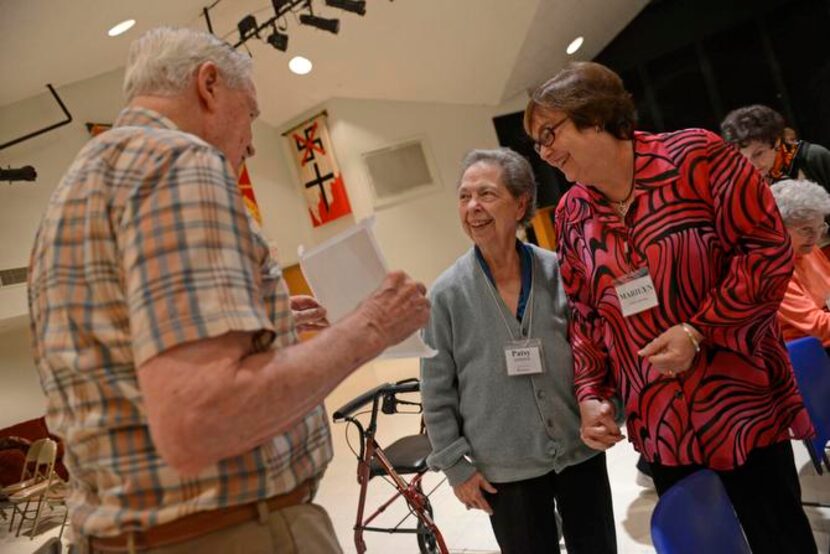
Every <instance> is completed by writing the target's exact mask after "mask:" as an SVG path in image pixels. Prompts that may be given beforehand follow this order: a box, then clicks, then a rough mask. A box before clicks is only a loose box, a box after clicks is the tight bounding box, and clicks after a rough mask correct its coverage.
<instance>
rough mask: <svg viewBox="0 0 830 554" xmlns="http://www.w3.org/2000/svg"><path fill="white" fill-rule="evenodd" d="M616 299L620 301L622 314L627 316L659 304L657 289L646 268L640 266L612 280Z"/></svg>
mask: <svg viewBox="0 0 830 554" xmlns="http://www.w3.org/2000/svg"><path fill="white" fill-rule="evenodd" d="M614 289H615V290H616V291H617V299H618V300H619V301H620V307H621V308H622V314H623V316H624V317H628V316H631V315H634V314H638V313H640V312H644V311H646V310H650V309H651V308H653V307H655V306H658V305H660V301H659V300H657V290H656V289H655V288H654V282H652V280H651V275H649V274H648V269H646V268H642V269H638V270H637V271H632V272H631V273H629V274H627V275H623V276H622V277H620V278H619V279H617V280H616V281H614Z"/></svg>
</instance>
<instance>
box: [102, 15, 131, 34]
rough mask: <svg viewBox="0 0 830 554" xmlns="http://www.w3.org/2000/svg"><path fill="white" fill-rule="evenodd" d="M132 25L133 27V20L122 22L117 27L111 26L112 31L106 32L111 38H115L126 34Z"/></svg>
mask: <svg viewBox="0 0 830 554" xmlns="http://www.w3.org/2000/svg"><path fill="white" fill-rule="evenodd" d="M133 25H135V19H127V20H124V21H122V22H121V23H119V24H118V25H115V26H113V28H112V29H110V30H109V31H107V34H108V35H109V36H111V37H117V36H118V35H120V34H123V33H126V32H127V31H129V30H130V29H132V28H133Z"/></svg>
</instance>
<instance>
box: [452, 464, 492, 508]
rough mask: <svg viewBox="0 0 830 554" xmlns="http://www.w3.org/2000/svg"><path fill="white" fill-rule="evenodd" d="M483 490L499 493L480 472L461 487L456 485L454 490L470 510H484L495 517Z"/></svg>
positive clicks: (474, 474)
mask: <svg viewBox="0 0 830 554" xmlns="http://www.w3.org/2000/svg"><path fill="white" fill-rule="evenodd" d="M482 490H485V491H487V492H489V493H492V494H496V493H497V492H498V491H497V490H496V488H495V487H494V486H493V485H491V484H490V483H488V482H487V479H485V478H484V476H483V475H482V474H481V473H479V472H478V471H476V472H475V473H473V475H472V477H470V478H469V479H467V480H466V481H464V482H463V483H461V484H460V485H456V486H454V487H453V488H452V491H453V492H454V493H455V496H457V497H458V499H459V500H460V501H461V502H462V503H463V504H464V505H465V506H467V509H468V510H469V509H476V510H484V511H485V512H487V513H488V514H489V515H493V509H492V508H491V507H490V504H489V503H488V502H487V500H485V499H484V495H483V494H482V493H481V491H482Z"/></svg>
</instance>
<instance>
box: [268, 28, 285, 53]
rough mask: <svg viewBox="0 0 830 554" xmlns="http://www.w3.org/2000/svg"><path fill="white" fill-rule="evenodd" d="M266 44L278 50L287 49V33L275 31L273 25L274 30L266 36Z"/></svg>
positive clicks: (283, 50)
mask: <svg viewBox="0 0 830 554" xmlns="http://www.w3.org/2000/svg"><path fill="white" fill-rule="evenodd" d="M268 44H270V45H271V46H273V47H274V48H276V49H277V50H279V51H280V52H285V51H286V50H288V35H286V34H285V33H280V32H279V31H277V29H276V27H274V32H273V33H271V36H269V37H268Z"/></svg>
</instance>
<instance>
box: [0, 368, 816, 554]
mask: <svg viewBox="0 0 830 554" xmlns="http://www.w3.org/2000/svg"><path fill="white" fill-rule="evenodd" d="M410 375H412V367H411V365H409V364H408V363H407V362H394V363H393V362H383V363H375V364H370V365H369V366H367V367H366V368H363V369H362V370H361V371H360V372H358V373H357V374H355V375H353V376H352V377H350V378H349V381H348V383H346V384H345V385H344V386H341V387H339V388H338V389H337V390H335V391H334V393H332V395H331V396H330V397H329V401H328V402H327V405H328V407H329V412H330V413H331V412H333V411H334V409H336V408H337V407H339V406H340V405H342V404H343V403H345V402H346V401H348V400H350V399H351V396H352V393H353V392H354V391H356V390H357V391H360V390H365V389H368V388H370V387H371V386H373V385H374V384H376V383H377V382H379V381H395V380H397V379H401V378H403V377H407V376H410ZM381 418H382V419H381V421H380V423H379V426H378V427H379V433H378V438H379V442H381V444H385V443H389V442H391V441H392V440H394V439H395V438H397V437H400V436H403V435H407V434H412V433H415V432H417V430H418V423H419V417H418V416H416V415H396V416H381ZM332 431H333V438H334V446H335V458H334V461H333V462H332V464H331V466H330V467H329V470H328V472H327V473H326V476H325V478H324V479H323V482H322V485H321V487H320V492H319V495H318V497H317V502H319V503H320V504H322V505H323V506H324V507H325V508H326V509H327V510H328V511H329V513H330V515H331V518H332V521H333V522H334V526H335V529H336V531H337V534H338V537H339V538H340V542H341V544H342V545H343V548H344V551H345V552H346V553H347V554H352V553H354V552H355V551H356V550H355V547H354V541H353V533H352V527H353V525H354V516H355V511H356V508H357V493H358V485H357V481H356V479H355V470H356V460H355V457H354V455H352V454H351V452H350V451H349V448H348V446H347V444H346V438H345V426H344V425H334V426H333V427H332ZM356 438H357V433H356V431H354V430H352V431H351V432H350V433H349V439H350V440H351V441H352V444H356ZM793 444H794V448H795V453H796V463H797V465H798V467H799V472H800V475H801V482H802V487H803V497H804V500H805V501H808V500H812V501H821V502H825V503H828V502H830V475H825V476H823V477H819V476H817V475H816V474H815V471H814V469H813V467H812V465H811V464H810V462H809V458H808V456H807V452H806V450H805V449H804V447H803V446H802V445H801V443H793ZM636 459H637V455H636V453H635V452H634V451H633V450H632V449H631V447H630V446H628V444H627V443H626V444H620V445H617V446H615V447H614V448H612V449H611V450H610V451H609V452H608V471H609V475H610V478H611V487H612V490H613V495H614V515H615V518H616V521H617V540H618V543H619V551H620V552H621V553H623V554H641V553H643V554H644V553H650V552H654V549H653V547H652V546H651V540H650V537H649V518H650V517H651V511H652V509H653V508H654V504H655V503H656V500H657V497H656V495H655V494H654V492H653V491H651V490H649V489H644V488H642V487H640V486H638V485H637V484H636V483H635V476H636V470H635V468H634V464H635V462H636ZM440 481H441V478H440V475H437V474H429V475H428V476H427V478H426V479H425V483H426V488H427V490H429V489H431V488H432V487H433V486H435V485H436V484H438V483H440ZM388 491H391V488H389V486H388V485H385V484H384V483H383V482H382V481H381V480H380V479H378V478H376V479H373V480H372V482H371V485H370V489H369V499H368V504H369V506H377V505H379V504H380V503H381V501H382V500H385V499H386V498H387V497H388V496H389V494H388ZM430 500H431V503H432V505H433V508H434V510H435V520H436V523H437V524H438V527H439V528H440V530H441V532H442V533H443V535H444V538H445V540H446V542H447V545H448V546H449V549H450V551H451V552H452V553H453V554H460V553H466V554H492V553H497V552H498V547H497V544H496V541H495V538H494V537H493V533H492V530H491V529H490V523H489V520H488V519H487V516H486V515H485V514H484V513H483V512H478V511H467V510H466V509H464V507H463V506H462V505H461V504H460V503H459V502H458V501H457V500H456V499H455V496H454V495H453V494H452V490H451V488H450V487H449V486H448V485H447V483H443V484H440V485H439V486H438V488H437V489H436V490H435V492H434V493H433V494H432V496H431V497H430ZM807 511H808V515H809V516H810V520H811V523H812V526H813V529H814V531H815V533H816V538H817V540H818V543H819V552H827V551H828V543H829V542H830V509H826V508H825V509H816V508H807ZM404 515H406V509H405V507H404V504H403V502H402V501H401V500H397V501H395V502H394V503H393V504H392V505H390V507H389V508H388V509H387V510H386V511H385V512H384V513H383V514H382V515H381V516H380V517H379V518H378V520H377V522H376V523H377V524H378V525H379V526H382V525H383V524H389V523H391V524H395V523H397V522H398V521H399V520H400V519H401V518H402V517H404ZM411 521H412V518H409V521H407V522H406V523H409V522H411ZM59 522H60V517H58V518H57V519H56V520H50V521H49V522H48V523H47V524H45V525H42V526H41V527H42V528H43V529H44V532H41V533H40V534H38V535H37V536H36V537H35V539H34V540H31V541H30V540H29V539H28V537H27V538H19V539H15V538H13V537H12V536H9V534H8V533H7V529H8V524H7V523H6V522H4V520H2V519H0V553H2V554H24V553H27V554H29V553H31V552H34V550H35V549H36V548H37V546H39V545H40V544H42V543H43V542H45V541H46V539H47V538H49V537H50V536H55V535H57V524H59ZM4 523H6V524H5V525H4ZM365 540H366V544H367V547H368V553H369V554H373V553H375V554H390V553H393V554H410V553H412V554H416V553H417V552H418V547H417V544H416V539H415V536H414V535H403V534H397V535H389V534H377V533H367V534H365ZM563 551H564V548H563ZM782 554H783V553H782Z"/></svg>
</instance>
